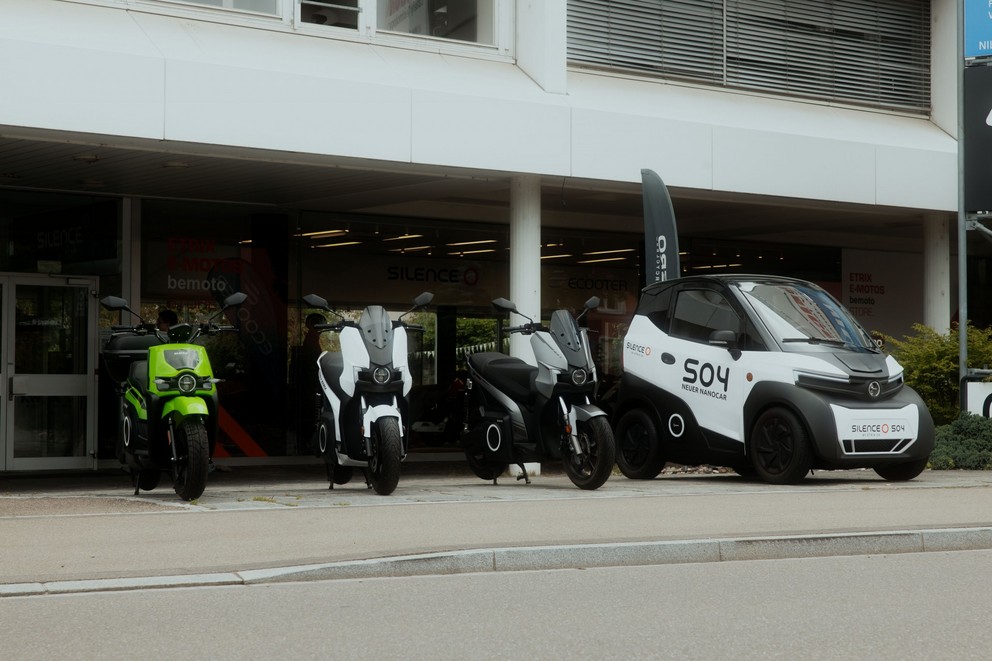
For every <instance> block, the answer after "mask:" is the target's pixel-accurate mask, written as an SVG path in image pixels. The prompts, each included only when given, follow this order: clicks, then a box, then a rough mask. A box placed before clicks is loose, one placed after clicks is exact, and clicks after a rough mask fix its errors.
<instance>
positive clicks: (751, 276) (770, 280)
mask: <svg viewBox="0 0 992 661" xmlns="http://www.w3.org/2000/svg"><path fill="white" fill-rule="evenodd" d="M739 282H761V283H765V284H780V285H785V284H792V285H805V286H810V285H812V286H817V285H816V284H815V283H812V282H809V281H808V280H801V279H799V278H790V277H788V276H784V275H762V274H759V273H715V274H707V275H687V276H682V277H680V278H675V279H674V280H666V281H664V282H655V283H652V284H650V285H648V286H647V287H645V288H644V289H642V290H641V291H642V292H644V293H646V294H654V293H656V292H658V291H659V290H662V289H665V288H667V287H672V286H674V285H677V284H686V283H688V284H694V283H695V284H713V285H727V284H736V283H739Z"/></svg>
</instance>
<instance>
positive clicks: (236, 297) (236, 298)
mask: <svg viewBox="0 0 992 661" xmlns="http://www.w3.org/2000/svg"><path fill="white" fill-rule="evenodd" d="M247 300H248V294H246V293H244V292H241V291H239V292H234V293H233V294H231V295H230V296H228V297H227V298H225V299H224V307H225V308H229V307H233V306H235V305H241V304H242V303H244V302H245V301H247Z"/></svg>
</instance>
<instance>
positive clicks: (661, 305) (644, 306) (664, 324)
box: [637, 287, 672, 333]
mask: <svg viewBox="0 0 992 661" xmlns="http://www.w3.org/2000/svg"><path fill="white" fill-rule="evenodd" d="M671 304H672V287H664V288H659V289H655V290H653V291H651V290H649V291H646V292H644V293H643V294H642V295H641V300H640V302H639V303H638V305H637V314H639V315H641V316H643V317H646V318H647V319H648V321H650V322H651V323H652V324H654V325H655V326H657V327H658V330H660V331H662V332H663V333H667V332H668V310H669V308H670V307H671Z"/></svg>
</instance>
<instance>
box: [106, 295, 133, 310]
mask: <svg viewBox="0 0 992 661" xmlns="http://www.w3.org/2000/svg"><path fill="white" fill-rule="evenodd" d="M100 305H102V306H103V307H105V308H107V309H108V310H115V311H116V310H127V311H128V312H130V311H131V308H129V307H128V305H127V301H126V300H124V299H123V298H120V297H119V296H106V297H104V298H101V299H100Z"/></svg>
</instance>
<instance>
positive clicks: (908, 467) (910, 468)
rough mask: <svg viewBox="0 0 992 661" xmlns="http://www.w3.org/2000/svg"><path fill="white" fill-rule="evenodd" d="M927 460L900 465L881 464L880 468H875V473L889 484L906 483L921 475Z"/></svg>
mask: <svg viewBox="0 0 992 661" xmlns="http://www.w3.org/2000/svg"><path fill="white" fill-rule="evenodd" d="M929 460H930V459H929V457H928V458H927V459H919V460H917V461H907V462H905V463H902V464H883V465H881V466H875V472H876V473H877V474H878V476H879V477H880V478H882V479H883V480H888V481H889V482H906V481H907V480H912V479H913V478H914V477H916V476H917V475H919V474H920V473H922V472H923V470H924V469H925V468H926V467H927V462H928V461H929Z"/></svg>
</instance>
